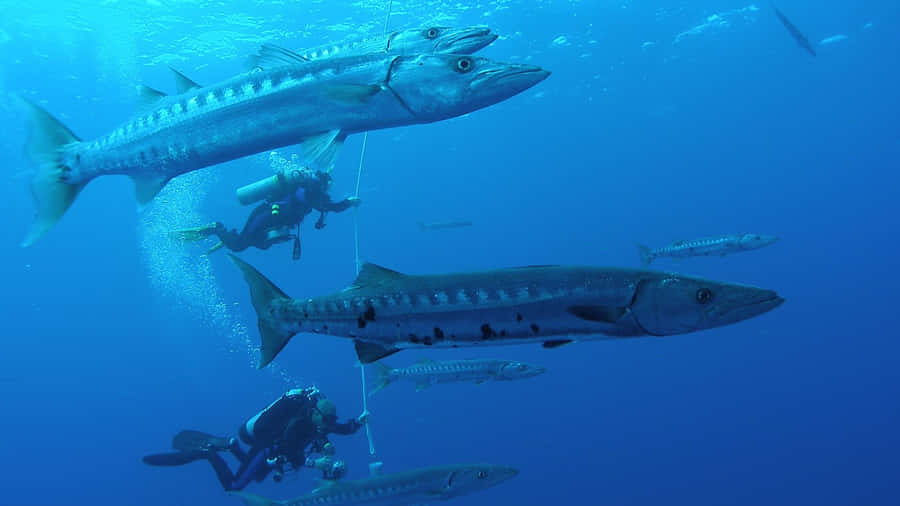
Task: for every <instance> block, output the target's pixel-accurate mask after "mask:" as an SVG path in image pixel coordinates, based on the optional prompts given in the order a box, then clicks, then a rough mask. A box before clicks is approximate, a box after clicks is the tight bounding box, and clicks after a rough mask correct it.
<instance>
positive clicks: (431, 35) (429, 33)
mask: <svg viewBox="0 0 900 506" xmlns="http://www.w3.org/2000/svg"><path fill="white" fill-rule="evenodd" d="M440 34H441V31H440V30H438V29H437V28H429V29H427V30H425V38H426V39H436V38H437V36H438V35H440Z"/></svg>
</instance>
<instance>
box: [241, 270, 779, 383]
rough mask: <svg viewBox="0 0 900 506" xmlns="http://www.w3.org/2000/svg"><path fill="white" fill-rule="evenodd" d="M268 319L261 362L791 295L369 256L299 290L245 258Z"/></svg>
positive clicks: (540, 332)
mask: <svg viewBox="0 0 900 506" xmlns="http://www.w3.org/2000/svg"><path fill="white" fill-rule="evenodd" d="M230 257H231V259H232V260H233V261H234V262H235V264H236V265H237V266H238V267H239V268H240V270H241V271H242V272H243V275H244V278H245V279H246V281H247V284H248V285H249V287H250V297H251V300H252V303H253V307H254V309H255V310H256V313H257V316H258V318H259V321H258V324H259V332H260V337H261V340H262V344H261V347H260V365H259V366H260V367H264V366H266V365H267V364H268V363H269V362H271V361H272V359H274V358H275V356H276V355H277V354H278V352H280V351H281V350H282V348H284V346H285V345H286V344H287V343H288V341H289V340H290V339H291V337H293V335H294V334H297V333H299V332H312V333H318V334H327V335H331V336H338V337H346V338H350V339H353V340H354V342H355V345H356V353H357V356H358V357H359V360H360V362H362V363H370V362H374V361H376V360H379V359H381V358H383V357H386V356H388V355H390V354H392V353H396V352H398V351H400V350H402V349H406V348H425V347H460V346H491V345H498V344H514V343H529V342H539V343H543V345H544V347H547V348H553V347H556V346H560V345H562V344H566V343H569V342H572V341H573V340H576V339H585V340H591V339H610V338H622V337H635V336H670V335H675V334H685V333H688V332H695V331H698V330H704V329H710V328H714V327H721V326H723V325H728V324H731V323H735V322H739V321H741V320H746V319H748V318H753V317H754V316H758V315H760V314H763V313H765V312H767V311H770V310H772V309H774V308H776V307H778V306H780V305H781V303H782V302H784V299H782V298H781V297H779V296H778V295H777V294H776V293H775V292H773V291H771V290H763V289H760V288H755V287H751V286H743V285H735V284H728V283H720V282H717V281H710V280H705V279H699V278H693V277H688V276H683V275H681V274H675V273H667V272H657V271H648V270H638V269H618V268H604V267H565V266H535V267H521V268H514V269H501V270H493V271H482V272H466V273H458V274H438V275H426V276H411V275H406V274H401V273H399V272H396V271H392V270H389V269H385V268H383V267H378V266H377V265H374V264H365V265H364V266H363V268H362V270H361V271H360V273H359V275H358V276H357V278H356V280H355V281H354V283H353V284H352V285H351V286H349V287H347V288H345V289H344V290H342V291H340V292H338V293H335V294H332V295H325V296H321V297H315V298H310V299H291V298H290V297H288V296H287V295H286V294H285V293H284V292H282V291H281V290H280V289H279V288H278V287H277V286H275V285H274V284H273V283H272V282H271V281H269V280H268V279H266V278H265V276H263V275H262V274H260V273H259V272H258V271H257V270H256V269H254V268H253V267H252V266H251V265H249V264H247V263H246V262H244V261H242V260H240V259H238V258H237V257H235V256H233V255H230Z"/></svg>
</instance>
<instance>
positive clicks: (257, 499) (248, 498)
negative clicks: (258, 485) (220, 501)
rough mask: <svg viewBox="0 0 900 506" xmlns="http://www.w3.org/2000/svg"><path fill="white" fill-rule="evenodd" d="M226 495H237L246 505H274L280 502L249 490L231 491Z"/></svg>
mask: <svg viewBox="0 0 900 506" xmlns="http://www.w3.org/2000/svg"><path fill="white" fill-rule="evenodd" d="M228 495H233V496H235V497H239V498H240V499H241V500H242V501H244V504H246V505H247V506H274V505H276V504H281V502H279V501H273V500H271V499H268V498H266V497H263V496H261V495H256V494H251V493H250V492H239V491H232V492H228Z"/></svg>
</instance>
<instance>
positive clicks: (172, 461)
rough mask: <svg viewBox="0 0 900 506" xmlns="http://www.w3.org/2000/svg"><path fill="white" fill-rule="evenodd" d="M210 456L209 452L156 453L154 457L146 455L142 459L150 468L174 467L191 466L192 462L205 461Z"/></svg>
mask: <svg viewBox="0 0 900 506" xmlns="http://www.w3.org/2000/svg"><path fill="white" fill-rule="evenodd" d="M208 455H209V452H201V451H195V452H171V453H155V454H153V455H144V456H143V457H141V461H143V462H144V464H147V465H148V466H163V467H172V466H183V465H185V464H190V463H191V462H196V461H198V460H201V459H205V458H206V457H207V456H208Z"/></svg>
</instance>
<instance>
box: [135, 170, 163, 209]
mask: <svg viewBox="0 0 900 506" xmlns="http://www.w3.org/2000/svg"><path fill="white" fill-rule="evenodd" d="M131 179H132V180H134V195H135V197H137V201H138V204H140V205H142V206H143V205H147V204H149V203H150V201H151V200H153V198H154V197H156V195H157V194H159V192H160V190H162V189H163V186H165V185H166V183H168V182H169V178H168V177H165V176H156V177H153V176H132V178H131Z"/></svg>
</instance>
